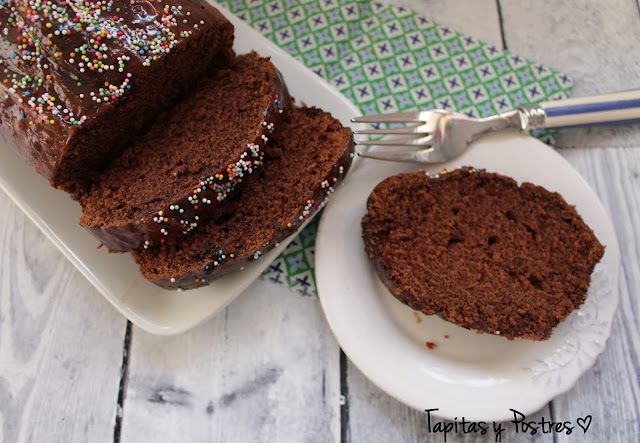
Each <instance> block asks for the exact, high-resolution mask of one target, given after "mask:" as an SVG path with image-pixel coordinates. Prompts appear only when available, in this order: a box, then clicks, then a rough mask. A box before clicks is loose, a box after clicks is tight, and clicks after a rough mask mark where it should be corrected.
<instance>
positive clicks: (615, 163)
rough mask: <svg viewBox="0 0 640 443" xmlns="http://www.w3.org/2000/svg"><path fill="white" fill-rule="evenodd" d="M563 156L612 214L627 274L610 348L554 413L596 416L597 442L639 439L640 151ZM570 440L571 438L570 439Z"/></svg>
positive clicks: (580, 152)
mask: <svg viewBox="0 0 640 443" xmlns="http://www.w3.org/2000/svg"><path fill="white" fill-rule="evenodd" d="M563 155H564V156H565V158H567V159H568V160H569V161H570V162H571V163H572V164H573V165H574V166H575V167H576V169H577V170H578V171H579V172H580V173H581V174H582V176H583V177H584V178H585V180H586V181H587V182H588V183H589V184H590V185H591V187H592V188H593V189H594V190H595V191H596V193H597V194H598V195H599V196H600V198H601V200H602V201H603V203H604V206H605V209H606V211H607V212H608V213H609V214H610V216H611V219H612V221H613V224H614V227H615V230H616V234H617V235H618V242H619V244H620V250H621V254H622V269H623V271H622V276H621V279H620V307H619V309H618V313H617V315H616V318H615V321H614V325H613V331H612V335H611V338H610V339H609V341H608V343H607V348H606V349H605V352H604V354H603V355H601V356H600V357H599V359H598V361H597V363H596V365H595V366H594V368H593V369H591V370H590V371H589V372H587V373H586V374H585V375H584V376H583V377H582V378H581V379H580V380H579V381H578V384H577V385H576V387H575V388H574V389H573V390H571V391H570V392H569V393H567V394H565V395H563V396H561V397H559V398H557V399H556V400H554V402H553V405H554V409H555V410H556V411H557V413H558V414H560V415H561V417H560V418H562V416H568V417H572V418H574V419H575V418H577V417H585V416H586V415H591V416H592V423H591V426H590V427H589V429H588V434H586V435H587V436H589V437H590V438H593V439H595V440H594V441H604V440H605V439H606V440H608V441H612V442H629V441H638V438H639V437H640V424H639V423H638V417H640V405H639V404H638V400H639V399H640V333H639V331H640V241H639V239H640V223H638V220H640V218H639V217H640V147H638V148H602V149H576V150H565V151H563ZM578 435H580V433H578ZM571 437H572V436H567V437H566V441H570V440H571ZM559 441H565V440H564V438H560V439H559Z"/></svg>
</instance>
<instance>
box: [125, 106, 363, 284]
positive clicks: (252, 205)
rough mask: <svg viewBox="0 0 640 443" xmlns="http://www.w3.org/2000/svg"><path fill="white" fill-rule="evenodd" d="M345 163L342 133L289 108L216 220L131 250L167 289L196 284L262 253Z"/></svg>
mask: <svg viewBox="0 0 640 443" xmlns="http://www.w3.org/2000/svg"><path fill="white" fill-rule="evenodd" d="M352 159H353V136H352V134H351V131H350V130H349V129H348V128H344V127H343V126H342V125H340V123H339V122H338V121H337V120H335V119H334V118H333V117H331V115H330V114H328V113H326V112H323V111H321V110H319V109H316V108H292V109H291V110H290V111H289V112H287V113H286V116H285V120H284V121H283V123H282V131H280V132H279V133H277V134H276V135H275V137H274V139H273V143H270V144H269V145H267V146H266V147H265V163H264V166H263V168H261V169H260V170H258V172H256V173H254V174H252V175H251V176H250V177H249V178H248V179H247V182H246V183H245V185H244V186H243V188H242V189H241V190H240V191H239V192H238V193H236V195H235V196H233V197H231V198H229V199H228V200H227V201H226V202H225V204H224V205H220V207H221V208H224V212H223V213H221V214H219V216H218V218H217V219H214V220H211V221H209V222H207V223H205V224H202V225H201V226H199V227H198V229H197V230H195V231H193V232H191V233H189V234H188V235H186V236H183V237H181V238H178V239H176V240H175V241H173V242H167V243H164V244H161V245H158V246H154V247H150V248H148V249H144V248H143V249H139V250H137V251H134V252H133V256H134V258H135V260H136V262H137V263H138V264H139V265H140V272H141V273H142V275H143V276H144V277H145V278H147V279H149V280H150V281H151V282H153V283H155V284H156V285H158V286H161V287H163V288H167V289H176V288H182V289H191V288H196V287H199V286H204V285H206V284H208V283H209V282H211V281H213V280H215V279H218V278H220V277H222V276H223V275H225V274H227V273H228V272H231V271H233V270H237V269H239V268H241V267H242V266H244V265H245V264H246V263H248V262H250V261H253V260H259V259H260V258H261V257H262V254H264V253H265V252H267V251H269V250H270V249H272V248H273V247H274V246H276V245H277V243H278V242H279V241H281V240H283V239H284V238H286V237H288V236H289V235H291V234H292V233H293V232H294V231H296V230H297V229H298V228H299V227H300V225H301V224H302V223H304V221H305V220H306V219H308V218H309V217H310V216H312V215H313V214H314V213H315V212H316V211H318V210H319V209H321V208H322V207H323V206H324V204H325V202H326V199H327V198H328V197H329V196H330V195H331V193H333V191H334V187H335V186H336V185H337V184H338V183H339V182H340V181H341V180H342V178H343V177H344V175H345V174H346V172H347V170H348V169H349V167H350V165H351V162H352Z"/></svg>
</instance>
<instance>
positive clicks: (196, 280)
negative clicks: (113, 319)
mask: <svg viewBox="0 0 640 443" xmlns="http://www.w3.org/2000/svg"><path fill="white" fill-rule="evenodd" d="M353 156H354V143H353V137H350V139H349V141H348V143H347V145H346V146H345V148H344V151H343V152H342V155H341V156H340V158H339V160H338V162H336V164H335V165H334V167H333V168H332V170H331V171H330V172H329V173H328V174H327V175H326V176H325V177H324V178H323V180H320V181H319V182H318V184H317V186H316V187H315V188H314V190H313V201H314V202H315V203H314V204H313V205H308V204H306V203H305V202H300V210H299V211H298V213H297V214H296V215H295V217H294V218H293V220H291V222H290V223H289V224H290V226H282V229H281V230H279V231H277V232H275V233H274V235H273V237H272V238H270V239H269V240H268V241H267V242H265V243H264V244H263V245H262V246H261V247H260V248H259V250H257V251H252V252H251V253H250V254H248V255H243V256H239V255H235V257H233V258H230V257H226V258H225V259H223V260H221V259H220V257H216V258H217V260H212V261H211V262H210V263H209V264H207V265H206V266H204V267H203V269H201V270H199V271H197V272H192V273H189V274H185V275H182V276H177V277H175V278H173V279H172V280H173V281H171V280H160V279H158V280H150V281H151V282H152V283H154V284H156V285H158V286H160V287H162V288H165V289H194V288H198V287H201V286H206V285H208V284H209V283H211V282H212V281H214V280H217V279H219V278H221V277H223V276H224V275H226V274H228V273H230V272H232V271H236V270H239V269H240V268H242V267H244V266H245V265H246V264H247V263H249V262H252V261H254V260H259V259H260V258H261V257H262V254H264V253H266V252H268V251H270V250H271V249H273V248H274V247H275V246H276V245H278V243H279V242H280V241H282V240H284V239H285V238H287V237H289V236H290V235H292V234H294V233H295V232H296V231H297V230H298V229H299V228H300V226H301V225H302V224H303V223H304V221H305V220H307V219H308V218H310V217H313V215H314V214H315V213H316V212H318V211H319V210H320V209H322V208H323V207H324V205H325V204H326V202H327V200H328V198H329V197H330V195H331V194H332V193H333V191H334V187H335V186H337V185H338V184H340V182H341V181H342V180H343V179H344V177H345V175H346V173H347V172H348V170H349V168H350V167H351V163H352V161H353ZM132 254H133V257H134V260H136V261H137V255H138V254H139V252H138V251H132ZM215 261H219V264H218V265H214V262H215Z"/></svg>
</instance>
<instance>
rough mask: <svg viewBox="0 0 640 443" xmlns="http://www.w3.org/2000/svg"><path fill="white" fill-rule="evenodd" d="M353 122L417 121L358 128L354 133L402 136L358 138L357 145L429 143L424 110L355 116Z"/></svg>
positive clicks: (420, 144)
mask: <svg viewBox="0 0 640 443" xmlns="http://www.w3.org/2000/svg"><path fill="white" fill-rule="evenodd" d="M351 121H352V122H354V123H417V124H415V125H412V126H405V127H400V128H378V129H360V130H357V131H353V133H354V134H368V135H403V136H405V137H402V138H393V139H389V140H360V141H356V144H357V145H364V146H367V145H376V146H424V145H427V144H429V143H430V141H431V137H430V130H429V128H428V127H427V115H426V113H425V112H424V111H405V112H396V113H393V114H378V115H366V116H362V117H355V118H352V119H351Z"/></svg>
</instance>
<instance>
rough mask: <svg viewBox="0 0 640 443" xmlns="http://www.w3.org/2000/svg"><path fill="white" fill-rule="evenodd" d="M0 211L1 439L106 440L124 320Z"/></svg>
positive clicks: (29, 229) (7, 210) (27, 225)
mask: <svg viewBox="0 0 640 443" xmlns="http://www.w3.org/2000/svg"><path fill="white" fill-rule="evenodd" d="M0 207H2V208H3V211H2V214H0V441H6V442H18V441H78V442H86V441H96V442H98V441H105V442H106V441H113V426H114V420H115V414H116V403H117V398H118V386H119V380H120V366H121V362H122V338H123V335H124V331H125V325H126V321H125V320H124V319H123V318H122V317H121V316H120V314H118V313H117V312H116V310H115V309H113V308H112V307H111V306H110V305H109V303H108V302H107V301H106V300H105V299H104V298H103V297H102V296H101V295H100V294H99V293H98V292H97V291H96V290H95V289H93V288H92V287H91V285H90V284H89V283H88V282H87V281H86V279H85V278H84V277H83V276H82V275H81V274H80V273H79V272H77V271H76V270H75V268H74V267H73V266H72V265H71V264H70V263H69V262H68V261H67V260H66V259H65V258H64V257H63V256H62V254H60V253H59V252H58V251H57V249H55V247H54V246H53V245H52V244H51V243H50V242H49V241H48V240H47V239H46V238H45V237H44V235H43V234H42V233H41V232H40V231H39V230H38V228H36V227H35V226H34V225H33V224H32V223H31V222H30V221H29V220H28V219H27V218H26V216H25V215H24V214H23V213H22V211H20V209H18V208H17V207H16V206H15V205H14V204H13V202H11V201H10V200H9V198H8V197H7V196H6V195H5V194H4V193H2V192H0Z"/></svg>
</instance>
